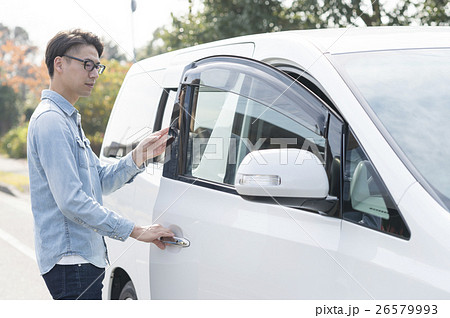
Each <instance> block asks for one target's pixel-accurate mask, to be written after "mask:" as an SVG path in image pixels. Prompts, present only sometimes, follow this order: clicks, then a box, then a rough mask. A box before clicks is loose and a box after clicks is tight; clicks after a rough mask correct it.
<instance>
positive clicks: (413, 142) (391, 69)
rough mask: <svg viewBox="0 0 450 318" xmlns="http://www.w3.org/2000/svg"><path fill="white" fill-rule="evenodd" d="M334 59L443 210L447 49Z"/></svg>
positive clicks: (449, 153) (447, 180) (448, 145)
mask: <svg viewBox="0 0 450 318" xmlns="http://www.w3.org/2000/svg"><path fill="white" fill-rule="evenodd" d="M335 57H336V59H337V60H338V62H339V64H340V65H341V67H342V69H341V71H342V75H343V76H344V77H345V78H346V80H347V82H348V83H349V84H350V86H351V87H352V89H354V90H355V93H356V95H357V96H360V97H362V98H363V99H364V100H365V101H366V102H367V104H368V105H369V107H370V108H371V109H372V110H373V112H374V113H375V115H376V116H377V117H378V119H379V120H380V121H381V123H382V125H383V126H384V128H385V129H386V130H387V132H388V133H389V134H390V135H391V137H392V138H393V139H394V141H395V143H396V144H397V146H398V147H399V148H400V150H401V152H403V155H406V157H407V158H408V160H409V161H410V163H409V164H412V165H413V166H414V168H415V169H416V170H417V172H418V173H419V174H420V176H417V175H416V178H417V179H418V180H423V179H425V181H426V182H427V183H428V185H427V186H426V188H427V189H428V191H430V192H431V194H432V195H433V196H435V197H436V196H437V197H438V198H439V199H440V201H441V203H442V204H444V205H445V206H446V207H447V209H448V210H449V207H450V173H449V172H450V138H449V137H450V49H420V50H419V49H417V50H398V51H377V52H363V53H349V54H340V55H336V56H335ZM394 148H396V149H398V148H397V147H394ZM403 155H401V156H400V157H402V156H403ZM412 170H414V169H412ZM417 172H416V174H417ZM430 186H431V187H430Z"/></svg>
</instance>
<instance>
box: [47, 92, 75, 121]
mask: <svg viewBox="0 0 450 318" xmlns="http://www.w3.org/2000/svg"><path fill="white" fill-rule="evenodd" d="M44 99H49V100H51V101H52V102H53V103H55V104H56V105H57V106H58V107H59V108H61V110H62V111H64V112H65V113H66V114H67V115H69V116H72V115H73V113H74V112H77V113H78V111H77V110H76V108H75V107H73V105H72V104H71V103H69V102H68V101H67V99H65V98H64V97H62V96H61V95H60V94H58V93H57V92H55V91H52V90H49V89H44V90H43V91H42V93H41V100H44Z"/></svg>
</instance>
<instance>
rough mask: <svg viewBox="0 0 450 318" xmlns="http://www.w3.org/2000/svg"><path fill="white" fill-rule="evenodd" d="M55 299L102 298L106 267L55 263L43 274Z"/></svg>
mask: <svg viewBox="0 0 450 318" xmlns="http://www.w3.org/2000/svg"><path fill="white" fill-rule="evenodd" d="M42 277H43V278H44V281H45V284H46V285H47V288H48V290H49V291H50V294H51V295H52V297H53V299H55V300H78V299H80V300H88V299H90V300H101V299H102V288H103V284H102V281H103V278H104V277H105V269H104V268H99V267H96V266H94V265H92V264H89V263H87V264H77V265H55V266H54V267H53V268H52V269H51V270H50V272H48V273H46V274H44V275H43V276H42Z"/></svg>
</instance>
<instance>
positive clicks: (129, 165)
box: [91, 150, 145, 195]
mask: <svg viewBox="0 0 450 318" xmlns="http://www.w3.org/2000/svg"><path fill="white" fill-rule="evenodd" d="M91 151H92V150H91ZM92 155H93V156H94V158H95V161H96V163H95V164H96V167H97V171H98V176H99V178H100V183H101V186H102V193H103V194H104V195H108V194H110V193H112V192H114V191H116V190H118V189H120V188H121V187H122V186H124V185H125V184H127V183H130V182H132V181H133V180H134V178H136V176H137V175H138V174H139V173H141V172H142V171H144V170H145V169H144V168H139V167H138V166H136V163H135V162H134V160H133V157H132V154H131V152H129V153H128V154H127V155H126V156H125V157H123V158H121V159H120V160H119V161H118V162H117V163H115V164H110V165H102V164H100V160H99V159H98V157H97V155H96V154H95V153H93V152H92Z"/></svg>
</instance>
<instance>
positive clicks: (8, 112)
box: [0, 86, 20, 137]
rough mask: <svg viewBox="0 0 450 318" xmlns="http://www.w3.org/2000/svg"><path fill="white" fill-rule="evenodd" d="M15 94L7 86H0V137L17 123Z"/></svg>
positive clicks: (17, 113) (17, 112)
mask: <svg viewBox="0 0 450 318" xmlns="http://www.w3.org/2000/svg"><path fill="white" fill-rule="evenodd" d="M17 99H18V97H17V94H16V92H14V90H13V89H12V88H11V87H9V86H0V114H1V116H0V137H1V136H3V135H4V134H5V133H6V132H7V131H8V130H10V129H11V128H12V127H14V125H16V124H17V123H18V122H19V115H20V114H19V110H18V109H17V106H16V104H17Z"/></svg>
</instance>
